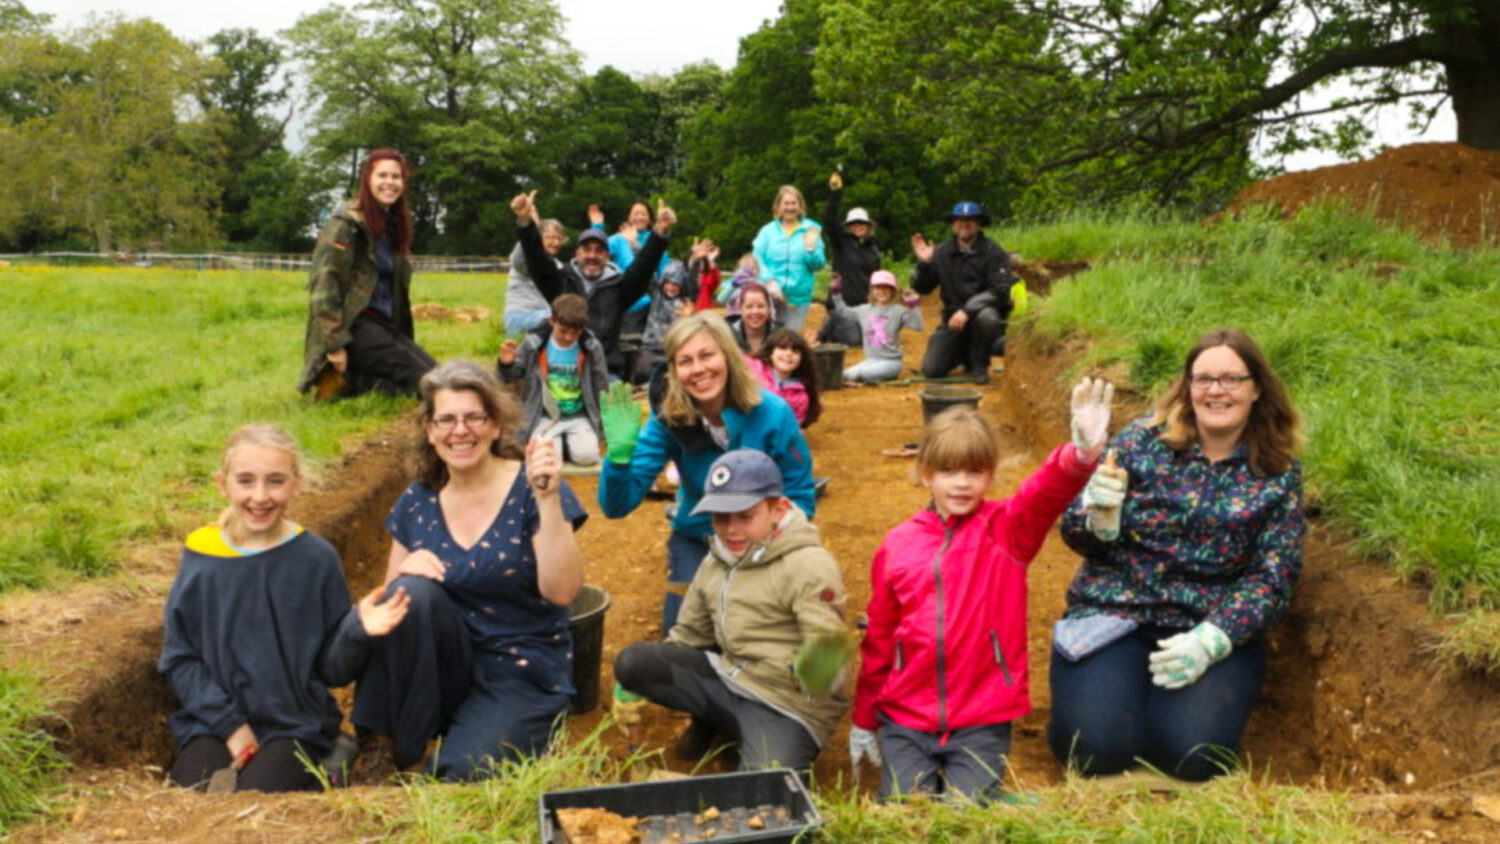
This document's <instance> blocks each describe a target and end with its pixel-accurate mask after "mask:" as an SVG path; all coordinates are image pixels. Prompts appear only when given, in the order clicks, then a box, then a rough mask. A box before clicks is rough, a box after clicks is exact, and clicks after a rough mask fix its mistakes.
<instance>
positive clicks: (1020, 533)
mask: <svg viewBox="0 0 1500 844" xmlns="http://www.w3.org/2000/svg"><path fill="white" fill-rule="evenodd" d="M1113 396H1114V386H1113V385H1112V384H1108V383H1107V382H1104V381H1095V380H1093V379H1088V378H1085V379H1084V380H1083V381H1081V382H1079V383H1078V385H1077V386H1075V387H1074V388H1073V397H1072V409H1073V442H1072V443H1068V444H1064V445H1061V446H1059V447H1058V448H1057V449H1056V450H1054V451H1053V452H1052V454H1051V456H1049V457H1048V458H1047V462H1046V463H1045V464H1044V465H1043V466H1042V468H1040V469H1038V470H1037V472H1036V473H1035V474H1033V475H1032V476H1031V477H1029V478H1027V479H1026V481H1025V482H1023V483H1022V484H1021V487H1020V489H1018V490H1017V491H1016V494H1015V495H1013V496H1011V497H1010V498H1007V499H1002V500H995V499H987V498H985V493H986V492H987V491H988V490H989V487H990V483H991V482H992V481H993V480H994V473H995V465H996V463H997V462H998V459H999V454H998V452H999V446H998V444H997V442H996V438H995V432H994V431H993V430H991V429H990V427H989V426H988V425H986V424H985V422H984V420H983V419H982V418H980V416H979V414H978V412H976V411H974V410H972V409H970V408H954V409H952V410H948V411H945V412H944V413H942V414H941V415H939V416H938V417H937V418H935V419H933V420H932V422H931V423H930V424H929V425H928V426H927V430H926V431H925V432H924V434H923V436H922V443H921V446H920V447H919V448H918V451H917V474H918V477H919V478H920V480H921V483H922V485H923V486H925V487H927V489H928V490H929V491H930V492H931V493H932V502H931V503H930V504H928V506H927V507H925V508H924V509H923V510H922V511H921V512H919V513H917V514H916V515H915V516H913V517H912V518H910V519H908V520H907V521H905V522H903V523H902V524H900V525H898V526H897V527H896V528H895V529H894V530H892V531H891V532H890V533H888V534H886V537H885V541H884V542H882V543H881V546H880V549H879V550H878V551H876V552H875V561H874V563H873V568H872V571H871V574H870V593H871V594H870V606H869V611H868V614H869V620H870V623H869V629H868V630H867V631H866V633H865V638H864V642H863V644H862V645H861V646H860V654H861V660H860V663H861V664H860V672H859V681H858V684H857V686H856V692H855V701H854V727H853V729H852V730H851V731H850V733H849V756H850V759H851V760H852V761H853V763H854V764H855V765H856V766H857V765H858V764H859V760H860V758H861V757H865V756H868V757H869V758H870V761H871V762H873V763H874V764H875V765H877V766H878V767H880V769H881V778H880V796H881V798H882V799H889V798H891V797H894V796H898V795H902V794H911V793H914V792H918V791H921V792H927V793H932V794H937V793H961V794H964V795H967V796H968V797H970V798H973V799H976V800H983V799H987V798H992V797H994V796H996V795H998V793H999V790H1000V782H1001V778H1002V776H1003V775H1004V773H1005V757H1006V755H1007V754H1008V753H1009V752H1010V733H1011V725H1010V722H1011V721H1013V720H1015V719H1016V718H1019V717H1021V716H1022V715H1025V714H1026V713H1028V712H1030V711H1031V699H1030V696H1029V695H1028V693H1027V670H1026V567H1027V565H1028V564H1030V563H1031V561H1032V559H1033V558H1035V557H1036V554H1037V552H1038V551H1040V550H1041V547H1042V542H1043V541H1044V540H1045V539H1046V538H1047V532H1048V531H1049V530H1050V529H1051V528H1052V525H1053V524H1054V523H1055V522H1056V521H1057V519H1058V517H1060V516H1061V515H1062V513H1063V511H1064V510H1066V509H1067V507H1068V505H1069V504H1070V503H1072V501H1073V499H1074V498H1075V497H1076V496H1077V495H1078V493H1079V492H1080V491H1081V490H1083V488H1084V485H1085V484H1086V483H1087V482H1088V481H1089V478H1090V476H1091V475H1092V474H1093V471H1094V468H1095V465H1096V464H1097V463H1098V461H1099V456H1100V454H1101V453H1102V452H1103V450H1104V444H1105V442H1106V440H1107V438H1108V436H1109V417H1110V407H1109V405H1110V401H1111V400H1112V398H1113Z"/></svg>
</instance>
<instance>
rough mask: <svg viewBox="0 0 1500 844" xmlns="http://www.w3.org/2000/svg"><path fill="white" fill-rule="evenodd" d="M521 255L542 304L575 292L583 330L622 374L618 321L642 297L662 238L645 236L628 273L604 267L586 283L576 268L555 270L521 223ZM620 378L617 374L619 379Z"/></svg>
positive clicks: (536, 236)
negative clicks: (583, 310) (582, 305)
mask: <svg viewBox="0 0 1500 844" xmlns="http://www.w3.org/2000/svg"><path fill="white" fill-rule="evenodd" d="M519 233H520V236H521V251H522V252H524V253H525V255H526V266H527V268H528V269H530V270H531V275H532V280H533V281H535V282H536V289H537V290H540V291H541V293H542V296H544V297H546V299H547V301H548V302H551V301H552V300H553V299H556V298H557V297H558V296H561V295H562V294H564V293H576V294H577V295H579V296H582V297H583V298H584V300H586V301H587V302H588V303H589V331H592V332H593V333H594V336H595V337H597V338H599V343H600V344H601V345H603V346H604V356H605V358H606V359H607V360H608V361H609V368H610V371H612V372H614V373H615V374H616V375H622V373H623V372H624V370H625V355H624V353H623V352H621V351H620V322H621V320H622V319H623V318H624V316H625V311H627V310H628V309H629V308H630V306H631V305H633V304H635V301H636V300H637V299H639V298H641V296H643V295H645V293H646V288H647V286H648V285H649V284H650V282H651V275H652V273H653V271H654V270H655V269H656V266H657V264H660V263H661V256H662V254H663V253H665V252H666V251H667V238H664V237H662V236H661V235H659V234H657V233H656V232H652V233H651V237H650V238H649V239H647V241H646V245H645V246H643V247H641V251H640V252H639V253H638V254H637V255H636V256H635V260H634V261H632V262H631V263H630V268H629V269H627V270H625V272H623V273H621V272H620V269H619V268H618V267H616V266H615V265H614V264H609V265H607V266H606V267H605V268H604V274H603V275H601V276H599V279H598V280H597V281H595V282H593V283H592V284H590V283H588V282H587V281H585V280H584V277H583V273H581V272H579V271H578V264H577V263H576V262H575V261H569V262H567V263H566V264H564V265H562V266H561V267H558V266H557V263H556V262H555V261H553V260H552V257H551V256H550V255H548V254H547V251H546V250H545V249H543V248H542V235H541V232H539V231H537V227H536V226H535V225H532V224H527V225H525V226H521V227H520V231H519ZM622 377H623V375H622Z"/></svg>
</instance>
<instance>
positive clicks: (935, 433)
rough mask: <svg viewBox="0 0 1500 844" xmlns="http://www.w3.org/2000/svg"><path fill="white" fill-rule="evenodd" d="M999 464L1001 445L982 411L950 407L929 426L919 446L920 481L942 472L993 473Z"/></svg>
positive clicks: (918, 472) (918, 475)
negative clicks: (948, 470) (981, 415)
mask: <svg viewBox="0 0 1500 844" xmlns="http://www.w3.org/2000/svg"><path fill="white" fill-rule="evenodd" d="M999 462H1000V441H999V439H998V438H997V437H996V436H995V431H994V429H993V428H991V427H990V426H989V425H988V424H986V423H985V421H984V419H983V418H982V417H980V415H979V411H977V410H975V409H974V408H972V407H950V408H948V409H947V410H945V411H943V412H942V413H939V414H938V415H937V416H936V417H934V418H933V420H932V421H931V422H929V423H927V428H926V429H925V430H923V431H922V443H921V444H920V445H919V446H917V477H918V478H919V479H920V478H925V477H927V476H929V475H932V474H933V473H935V472H939V471H941V470H943V469H966V470H969V471H982V472H992V471H994V469H995V465H996V464H997V463H999Z"/></svg>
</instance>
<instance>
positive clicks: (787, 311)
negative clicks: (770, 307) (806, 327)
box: [776, 304, 810, 334]
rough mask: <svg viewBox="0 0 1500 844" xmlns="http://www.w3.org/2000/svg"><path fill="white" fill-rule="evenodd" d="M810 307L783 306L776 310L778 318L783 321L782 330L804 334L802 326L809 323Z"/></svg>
mask: <svg viewBox="0 0 1500 844" xmlns="http://www.w3.org/2000/svg"><path fill="white" fill-rule="evenodd" d="M809 307H810V305H790V304H789V305H782V306H781V307H779V308H777V309H776V317H777V318H778V319H780V320H781V327H782V328H790V329H791V330H793V331H795V332H797V333H799V334H800V333H802V324H803V323H804V322H807V309H808V308H809Z"/></svg>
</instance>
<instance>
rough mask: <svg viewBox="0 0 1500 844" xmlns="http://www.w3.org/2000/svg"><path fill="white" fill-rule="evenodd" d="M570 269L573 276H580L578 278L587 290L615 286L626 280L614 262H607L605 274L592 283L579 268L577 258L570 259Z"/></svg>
mask: <svg viewBox="0 0 1500 844" xmlns="http://www.w3.org/2000/svg"><path fill="white" fill-rule="evenodd" d="M568 269H570V270H572V271H573V274H574V275H576V276H578V278H579V279H580V280H582V281H583V284H584V287H585V289H587V288H590V287H602V286H604V285H609V284H615V283H616V282H618V281H619V280H620V279H622V278H624V275H623V274H622V273H621V272H620V268H619V267H617V266H615V262H614V261H607V262H605V264H604V272H602V273H600V274H599V277H598V278H596V279H594V280H592V281H590V280H589V277H588V276H586V275H584V274H583V269H582V268H581V267H579V266H578V259H577V258H569V259H568Z"/></svg>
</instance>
